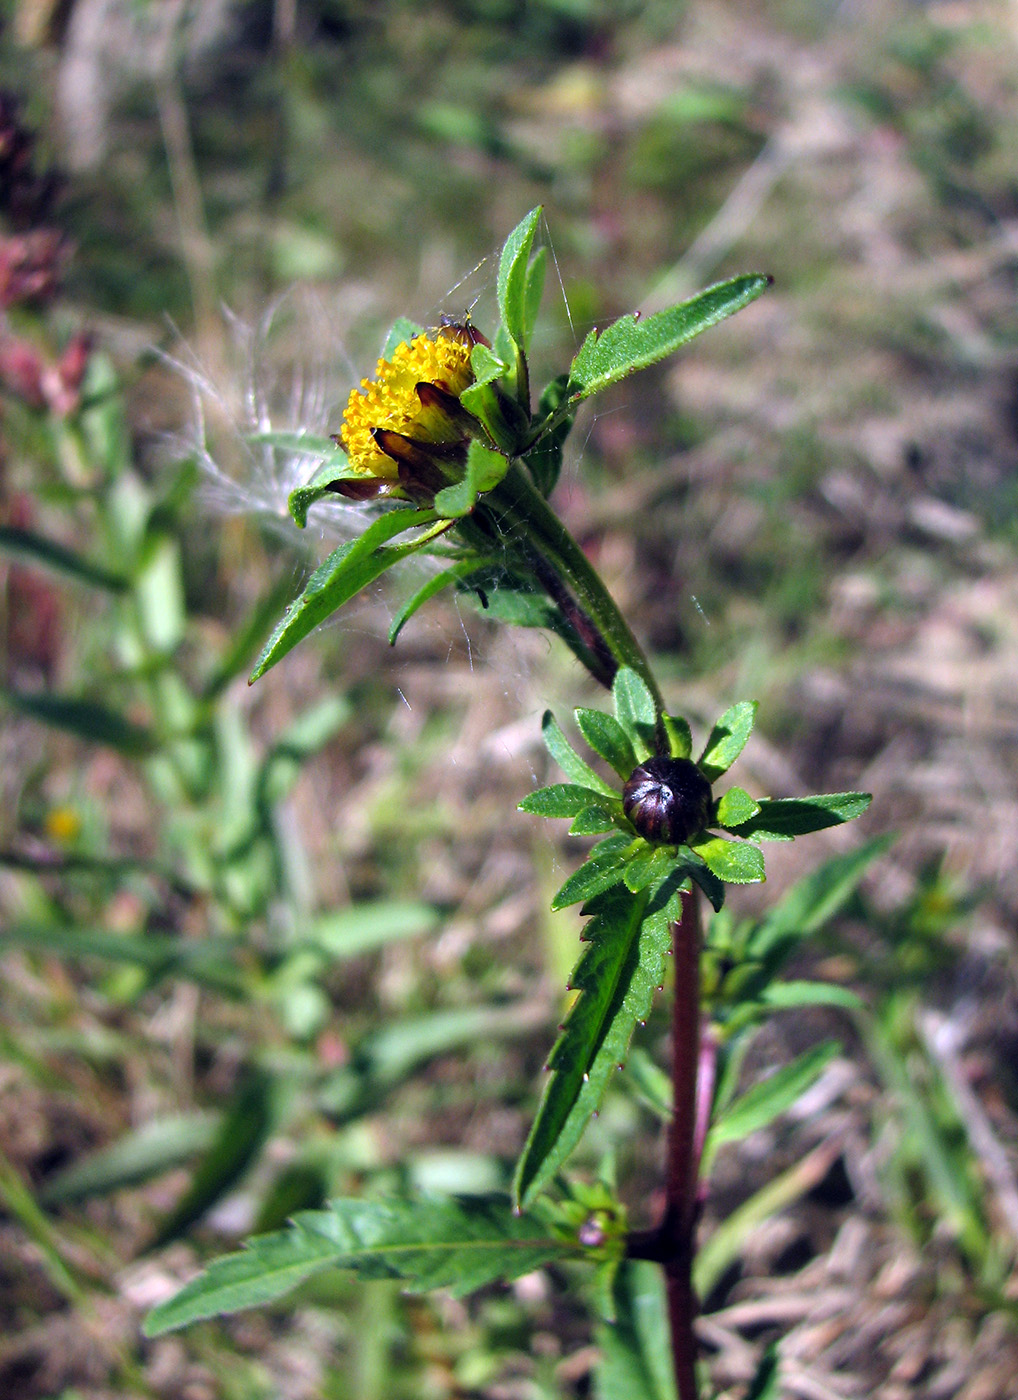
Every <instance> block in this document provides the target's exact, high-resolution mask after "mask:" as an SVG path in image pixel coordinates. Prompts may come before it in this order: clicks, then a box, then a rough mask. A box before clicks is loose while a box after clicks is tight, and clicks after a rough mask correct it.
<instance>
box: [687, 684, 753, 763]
mask: <svg viewBox="0 0 1018 1400" xmlns="http://www.w3.org/2000/svg"><path fill="white" fill-rule="evenodd" d="M756 710H757V702H756V701H755V700H740V701H739V702H738V704H736V705H733V706H732V708H731V709H730V710H726V711H725V713H724V714H723V715H722V716H721V718H720V719H719V720H718V722H717V724H716V725H715V726H714V728H713V729H712V730H711V733H710V738H709V739H708V740H707V745H706V747H705V749H704V751H703V754H702V755H701V757H700V770H701V772H702V773H703V775H704V777H705V778H706V779H707V781H708V782H709V783H714V782H716V781H717V780H718V778H720V777H721V774H722V773H727V771H728V769H729V768H731V766H732V764H733V763H734V762H735V760H736V759H737V758H738V757H739V754H740V753H742V751H743V749H744V748H745V747H746V741H747V739H748V738H749V736H750V734H751V733H752V732H753V722H754V720H755V719H756Z"/></svg>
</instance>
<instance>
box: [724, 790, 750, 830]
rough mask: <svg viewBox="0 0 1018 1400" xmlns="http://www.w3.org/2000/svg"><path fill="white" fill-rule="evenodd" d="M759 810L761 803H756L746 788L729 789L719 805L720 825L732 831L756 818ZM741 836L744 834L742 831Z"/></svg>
mask: <svg viewBox="0 0 1018 1400" xmlns="http://www.w3.org/2000/svg"><path fill="white" fill-rule="evenodd" d="M759 810H760V804H759V802H755V801H754V800H753V798H752V797H750V795H749V793H748V792H746V791H745V789H744V788H740V787H733V788H729V789H728V791H727V792H726V793H725V795H724V796H723V797H722V798H721V801H720V802H719V803H718V823H719V825H721V826H723V827H725V828H726V829H727V830H729V831H730V830H732V828H733V827H737V826H740V825H741V824H742V823H743V822H748V821H749V820H750V818H751V817H755V816H756V814H757V812H759ZM739 835H740V836H741V835H743V833H742V832H741V831H740V832H739Z"/></svg>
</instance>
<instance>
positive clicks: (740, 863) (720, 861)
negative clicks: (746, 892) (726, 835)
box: [693, 836, 767, 885]
mask: <svg viewBox="0 0 1018 1400" xmlns="http://www.w3.org/2000/svg"><path fill="white" fill-rule="evenodd" d="M693 850H694V851H695V852H696V854H697V855H698V856H699V857H700V859H701V860H702V861H703V863H704V864H705V865H706V866H707V868H708V870H710V871H711V872H712V873H713V874H715V875H716V876H717V877H718V879H719V880H724V881H725V883H726V884H729V885H755V884H758V883H759V882H760V881H761V880H764V879H766V878H767V877H766V874H765V872H764V858H763V852H762V851H761V850H760V848H759V846H751V845H749V844H748V842H744V841H725V840H724V839H723V838H722V837H720V836H715V837H713V838H712V839H711V840H709V841H697V842H696V844H695V845H694V846H693Z"/></svg>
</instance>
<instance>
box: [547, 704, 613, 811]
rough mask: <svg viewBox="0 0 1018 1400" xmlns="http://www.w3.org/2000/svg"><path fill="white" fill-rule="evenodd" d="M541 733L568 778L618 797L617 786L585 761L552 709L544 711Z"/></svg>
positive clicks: (605, 794)
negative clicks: (612, 784)
mask: <svg viewBox="0 0 1018 1400" xmlns="http://www.w3.org/2000/svg"><path fill="white" fill-rule="evenodd" d="M541 733H542V735H543V736H544V743H545V747H546V748H547V750H548V752H549V753H550V754H551V756H552V758H553V759H554V760H555V762H556V763H557V764H558V766H559V767H560V768H561V769H562V772H563V773H564V774H565V775H566V777H567V778H571V779H572V781H573V782H574V783H578V784H579V785H580V786H581V787H587V788H593V790H594V791H595V792H599V793H601V794H602V796H604V797H614V798H616V799H617V798H618V795H619V794H618V793H617V792H616V790H615V788H613V787H612V786H611V785H610V784H609V783H606V782H605V780H604V778H601V777H599V776H598V774H597V773H595V772H594V770H593V768H591V767H590V765H589V764H587V763H584V761H583V759H582V758H580V756H579V754H578V753H576V752H575V751H574V750H573V748H572V745H571V744H570V743H569V740H568V739H567V738H566V736H565V735H564V734H563V733H562V730H561V728H560V726H559V723H558V721H557V720H556V718H555V716H554V715H553V714H552V712H551V710H545V712H544V718H543V719H542V720H541Z"/></svg>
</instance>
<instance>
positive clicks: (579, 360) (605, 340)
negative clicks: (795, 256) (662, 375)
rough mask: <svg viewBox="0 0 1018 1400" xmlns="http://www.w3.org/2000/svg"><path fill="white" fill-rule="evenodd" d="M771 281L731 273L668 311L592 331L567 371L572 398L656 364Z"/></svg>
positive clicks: (746, 302) (585, 395)
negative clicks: (729, 277)
mask: <svg viewBox="0 0 1018 1400" xmlns="http://www.w3.org/2000/svg"><path fill="white" fill-rule="evenodd" d="M769 286H770V278H769V277H762V276H759V275H757V274H750V275H749V276H744V277H733V278H732V279H731V280H730V281H728V282H720V283H718V284H717V286H714V287H709V288H708V289H707V290H706V291H704V292H700V293H698V295H696V296H695V297H691V298H690V300H689V301H685V302H682V303H681V304H680V305H678V306H672V307H669V308H668V310H666V311H657V312H655V313H654V314H653V315H652V316H643V317H638V316H637V315H635V314H633V315H630V316H622V317H620V318H619V320H617V321H614V322H612V324H611V325H610V326H607V327H606V328H605V329H604V330H603V331H602V332H601V333H600V335H598V333H597V331H596V330H595V331H591V332H590V334H589V335H588V336H587V338H586V340H585V341H584V342H583V344H582V345H581V346H580V350H579V353H578V354H577V356H576V358H575V359H574V360H573V363H572V366H571V367H570V370H569V388H570V394H571V397H573V398H574V399H586V398H589V397H590V395H591V394H596V393H598V392H600V390H602V389H605V388H607V386H608V385H609V384H616V383H618V381H619V380H620V379H625V377H626V375H628V374H632V373H633V372H634V370H638V369H646V368H647V366H648V365H653V364H656V363H657V362H658V360H663V359H664V358H665V356H667V355H671V354H672V353H673V352H674V351H676V350H678V348H679V347H680V346H681V345H685V343H686V341H688V340H692V338H693V337H694V336H695V335H699V334H700V332H701V331H705V330H706V329H707V328H708V327H709V326H714V325H717V323H718V322H719V321H723V320H724V319H725V318H726V317H727V316H731V315H732V314H733V312H736V311H740V310H741V309H742V308H743V307H744V306H748V305H749V303H750V302H751V301H755V300H756V298H757V297H758V296H759V295H760V293H761V292H763V291H766V289H767V287H769Z"/></svg>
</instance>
